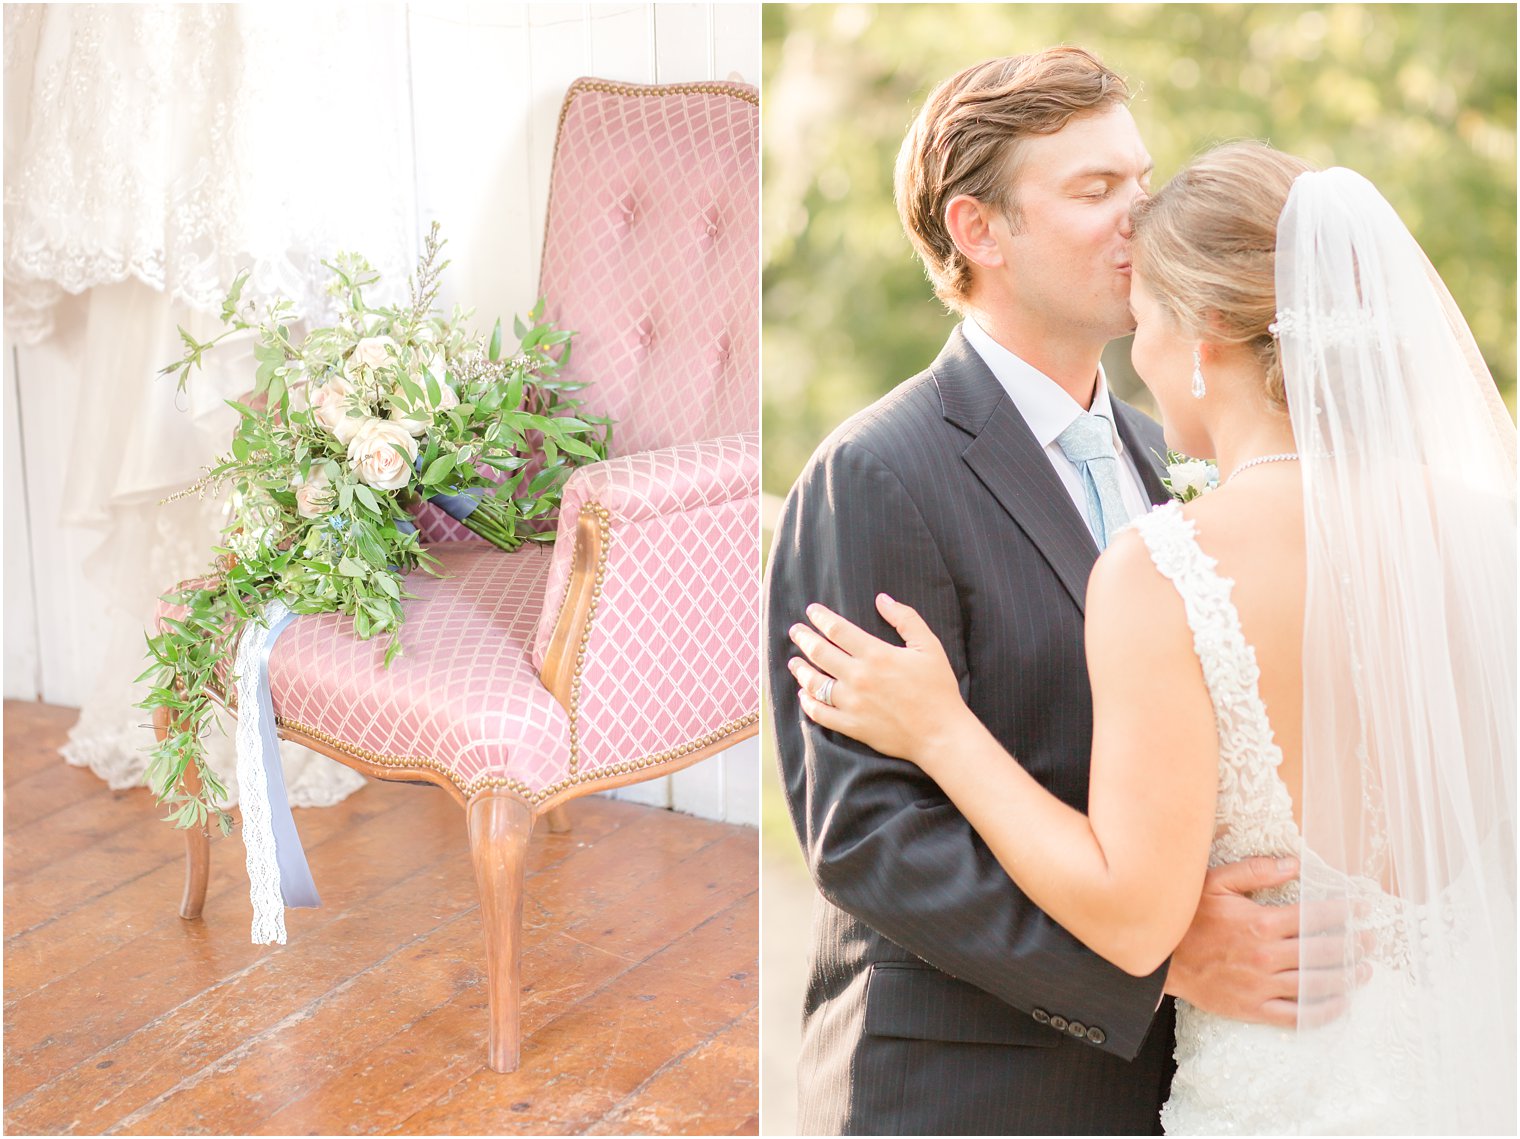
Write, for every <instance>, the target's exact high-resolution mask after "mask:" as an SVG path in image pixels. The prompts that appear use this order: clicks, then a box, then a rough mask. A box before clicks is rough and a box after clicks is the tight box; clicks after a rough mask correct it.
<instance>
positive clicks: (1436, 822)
mask: <svg viewBox="0 0 1520 1139" xmlns="http://www.w3.org/2000/svg"><path fill="white" fill-rule="evenodd" d="M1131 253H1132V258H1133V266H1134V273H1133V278H1132V288H1131V307H1132V310H1133V314H1134V317H1135V321H1136V326H1137V327H1136V332H1135V339H1134V346H1133V360H1134V365H1135V368H1136V370H1137V371H1138V372H1139V373H1140V375H1141V377H1142V378H1143V379H1144V381H1145V383H1146V385H1147V386H1148V387H1149V388H1150V389H1151V391H1152V393H1153V394H1154V396H1155V399H1156V403H1157V405H1158V406H1159V408H1160V411H1161V415H1162V419H1163V421H1164V424H1165V428H1166V435H1167V440H1168V443H1169V445H1170V446H1172V447H1174V448H1176V449H1178V450H1181V451H1184V452H1186V453H1189V454H1192V455H1200V456H1212V457H1214V459H1215V461H1216V463H1217V465H1218V469H1219V475H1220V481H1219V485H1218V487H1217V489H1214V490H1212V491H1209V492H1207V493H1205V494H1203V495H1202V496H1200V497H1198V498H1196V499H1194V500H1193V501H1191V502H1189V503H1187V504H1186V505H1182V504H1180V503H1176V502H1174V503H1171V504H1169V505H1167V506H1164V507H1160V508H1158V509H1157V510H1155V511H1154V512H1152V513H1151V514H1149V515H1147V516H1145V517H1143V518H1142V519H1140V520H1138V521H1137V522H1136V523H1134V524H1133V526H1132V527H1131V530H1130V532H1127V533H1125V534H1124V535H1123V536H1122V537H1120V538H1118V539H1116V540H1115V541H1114V542H1113V543H1112V544H1111V545H1110V546H1109V547H1108V549H1107V550H1106V551H1105V552H1104V554H1103V555H1102V556H1101V557H1100V558H1099V560H1098V563H1097V565H1096V567H1095V568H1094V570H1093V572H1092V577H1091V580H1090V582H1089V584H1088V594H1087V610H1086V612H1087V658H1088V667H1089V671H1090V674H1091V679H1092V689H1093V712H1094V729H1093V744H1092V773H1091V784H1090V789H1089V799H1088V811H1087V813H1086V814H1083V813H1081V812H1079V811H1077V810H1074V809H1072V808H1070V807H1068V806H1066V805H1064V804H1063V803H1061V802H1060V801H1059V800H1057V799H1056V798H1055V797H1054V796H1052V795H1051V794H1050V793H1049V792H1048V791H1046V790H1045V789H1044V788H1043V787H1041V786H1040V785H1039V784H1038V783H1037V782H1036V781H1035V780H1034V779H1033V778H1032V777H1030V776H1029V775H1028V774H1027V773H1026V772H1025V771H1024V770H1023V769H1022V768H1021V767H1020V766H1019V764H1018V762H1017V760H1018V757H1017V756H1012V757H1010V755H1009V754H1008V752H1007V751H1005V750H1004V749H1003V748H1002V746H1001V745H1000V744H999V743H998V742H997V740H996V739H994V737H993V736H992V735H991V733H989V732H988V731H987V730H986V729H985V728H984V727H983V726H982V725H981V724H980V723H979V722H978V721H977V720H976V718H975V717H974V716H973V715H972V714H971V712H970V711H969V710H968V709H967V708H966V706H965V704H964V702H963V701H962V699H961V694H960V690H959V688H958V679H957V677H956V676H955V675H954V673H953V672H952V669H951V666H950V664H949V663H948V660H947V658H946V656H945V653H944V652H943V650H942V648H941V646H940V643H939V642H938V641H937V640H936V639H935V637H934V634H933V633H932V632H931V631H930V630H929V628H928V626H927V625H926V624H925V623H924V621H923V620H922V619H921V618H920V617H919V615H918V614H917V613H916V612H915V611H914V610H913V609H911V608H909V607H908V606H905V605H902V604H900V603H898V602H896V601H893V600H892V599H891V598H889V597H887V596H886V595H884V594H883V595H881V596H879V597H878V599H877V601H878V608H879V609H880V612H881V614H882V616H883V617H884V618H885V619H886V620H887V621H888V622H889V623H890V624H891V625H892V626H893V627H895V628H896V629H897V630H898V632H899V633H900V634H901V635H902V637H903V640H904V642H905V646H904V647H901V648H896V647H893V646H890V645H888V644H886V643H885V642H883V641H880V640H878V639H877V638H875V637H873V636H871V635H870V634H868V633H866V632H864V631H863V630H861V629H859V628H857V627H856V626H854V625H852V624H850V623H849V622H848V621H846V620H844V619H843V618H842V617H839V616H838V615H837V614H834V613H832V612H830V611H828V610H827V609H824V608H823V607H822V606H816V605H815V606H811V607H810V608H809V611H808V616H809V618H810V619H811V620H812V622H813V624H814V625H815V626H816V627H817V631H816V632H815V631H814V629H812V628H810V627H808V626H807V625H801V624H799V625H797V626H795V627H794V628H793V630H792V639H793V640H794V641H795V642H796V643H797V645H798V646H799V647H800V648H801V649H802V651H803V652H804V653H805V654H806V660H803V659H802V658H796V659H794V660H793V661H791V668H792V672H793V674H794V676H795V677H796V679H797V681H798V683H799V685H800V686H801V689H802V694H801V701H802V706H803V708H804V710H805V711H806V713H807V714H808V716H810V717H811V718H812V719H813V720H815V721H816V722H817V723H819V724H820V725H821V726H823V727H824V728H827V729H832V730H834V731H838V732H842V733H844V734H846V735H849V736H852V737H854V738H856V739H858V740H861V741H862V742H864V743H866V744H867V745H869V746H870V747H872V748H875V749H876V750H878V751H880V752H882V753H884V754H887V755H891V756H897V757H900V758H903V759H907V760H910V761H912V762H913V763H915V764H917V765H918V766H919V767H921V768H922V769H923V770H924V771H925V772H926V773H927V774H928V775H930V776H931V777H932V778H933V779H934V780H935V781H936V782H937V783H938V784H939V785H940V786H941V787H942V788H943V789H944V791H945V792H946V793H947V794H948V795H949V796H950V797H951V798H952V799H953V800H954V802H955V804H956V805H957V807H959V808H960V810H961V811H962V812H963V813H964V814H965V815H966V817H967V818H968V819H969V820H970V821H971V823H972V825H973V826H975V827H976V829H977V831H978V832H979V833H980V835H981V836H982V838H983V839H984V840H985V841H986V843H987V844H988V846H989V847H990V848H991V850H992V851H993V853H994V854H995V855H996V857H997V858H998V861H999V862H1000V863H1001V864H1002V866H1003V867H1004V868H1005V869H1006V870H1007V872H1008V873H1009V874H1010V875H1011V876H1012V877H1013V878H1014V879H1015V880H1016V881H1017V883H1018V885H1019V886H1020V887H1021V888H1022V889H1023V890H1024V891H1025V892H1026V893H1027V894H1028V895H1029V896H1030V897H1031V898H1033V899H1034V900H1035V901H1036V902H1037V903H1038V904H1039V905H1040V906H1041V908H1042V909H1044V910H1045V911H1046V912H1047V913H1048V914H1050V915H1051V916H1052V917H1053V918H1055V919H1056V920H1057V921H1059V922H1060V923H1061V924H1062V925H1064V926H1065V927H1066V928H1067V929H1068V930H1070V931H1071V932H1072V933H1073V934H1074V935H1075V936H1077V937H1079V938H1080V939H1081V940H1082V941H1083V942H1085V943H1086V944H1087V945H1088V946H1090V947H1091V948H1092V949H1093V950H1094V951H1096V952H1097V953H1099V954H1101V955H1102V956H1104V957H1106V958H1108V959H1109V960H1110V961H1112V962H1113V963H1114V964H1116V965H1118V966H1119V967H1121V968H1123V969H1125V970H1127V971H1128V972H1131V973H1134V974H1136V975H1145V974H1148V973H1150V972H1151V971H1153V970H1155V969H1156V968H1157V967H1158V966H1160V965H1161V964H1162V963H1163V962H1165V961H1166V959H1167V958H1168V956H1169V955H1170V953H1171V951H1172V950H1173V948H1174V947H1175V946H1176V945H1177V943H1178V941H1179V940H1180V939H1181V938H1182V935H1183V933H1184V932H1185V931H1186V930H1187V928H1188V925H1189V922H1190V921H1191V919H1192V917H1193V913H1194V910H1195V908H1196V906H1197V903H1198V898H1199V893H1200V890H1201V888H1202V885H1203V880H1204V873H1205V870H1206V869H1207V868H1208V867H1209V866H1211V865H1219V864H1222V863H1225V862H1231V861H1236V860H1238V859H1241V858H1245V857H1248V856H1252V855H1277V856H1295V857H1298V858H1299V859H1300V861H1301V865H1302V870H1301V874H1300V878H1299V880H1298V881H1295V882H1290V883H1288V885H1287V886H1285V887H1281V888H1279V889H1277V890H1275V891H1270V892H1268V896H1264V897H1258V900H1261V901H1267V902H1277V903H1288V902H1294V901H1301V902H1302V903H1303V905H1302V907H1301V913H1302V915H1303V916H1302V919H1301V920H1302V923H1303V925H1304V932H1305V934H1306V936H1304V937H1303V938H1302V940H1301V942H1300V944H1301V945H1302V946H1303V950H1302V954H1303V956H1302V957H1301V960H1300V967H1299V971H1298V986H1299V998H1300V999H1299V1007H1300V1009H1302V1010H1304V1011H1303V1012H1301V1014H1300V1019H1299V1025H1298V1030H1297V1031H1296V1032H1294V1031H1285V1030H1281V1029H1276V1028H1270V1027H1266V1026H1261V1025H1250V1024H1245V1023H1241V1022H1236V1021H1230V1020H1227V1019H1225V1018H1222V1017H1218V1016H1215V1015H1212V1014H1209V1013H1206V1012H1203V1011H1201V1010H1199V1009H1195V1008H1192V1007H1190V1006H1188V1005H1186V1004H1185V1003H1184V1002H1180V1001H1179V1003H1178V1012H1177V1049H1176V1056H1177V1073H1176V1077H1175V1079H1174V1081H1173V1084H1172V1092H1171V1098H1170V1100H1169V1101H1168V1102H1167V1104H1166V1106H1165V1107H1164V1108H1163V1111H1162V1123H1163V1125H1164V1127H1165V1128H1166V1130H1167V1131H1168V1132H1173V1133H1195V1132H1213V1133H1227V1132H1235V1133H1241V1132H1247V1133H1249V1132H1279V1133H1282V1132H1293V1133H1369V1132H1403V1133H1418V1132H1443V1133H1445V1132H1499V1133H1504V1132H1508V1133H1511V1134H1512V1133H1513V1132H1514V1128H1515V1059H1516V1053H1515V1024H1514V1019H1513V1015H1514V1010H1515V829H1514V828H1515V699H1516V668H1515V632H1516V607H1515V601H1516V578H1515V552H1516V546H1515V539H1516V524H1515V428H1514V426H1513V424H1512V423H1511V422H1510V420H1509V418H1508V415H1507V413H1506V412H1505V410H1504V408H1503V406H1502V404H1501V403H1500V402H1499V400H1498V397H1497V394H1496V393H1495V391H1494V388H1493V382H1492V379H1491V378H1490V376H1489V373H1488V370H1487V368H1486V367H1485V365H1484V364H1483V362H1482V360H1481V358H1480V357H1479V355H1478V352H1477V349H1476V346H1475V345H1474V343H1473V341H1472V338H1471V335H1470V334H1469V332H1468V329H1467V325H1466V323H1465V321H1464V320H1463V319H1462V316H1461V314H1460V313H1459V312H1458V311H1457V309H1456V307H1455V305H1454V304H1453V303H1452V300H1451V297H1450V295H1449V294H1448V293H1447V291H1446V289H1445V288H1444V286H1443V285H1442V283H1441V281H1440V279H1439V277H1438V276H1437V275H1436V273H1435V272H1434V270H1433V269H1432V268H1431V266H1430V264H1429V262H1428V261H1427V260H1426V259H1425V257H1424V254H1423V253H1422V252H1421V250H1420V248H1419V246H1418V244H1417V243H1416V242H1415V240H1414V238H1413V237H1412V236H1411V235H1410V234H1409V232H1408V230H1407V229H1405V228H1404V226H1403V224H1402V223H1401V222H1400V221H1399V219H1398V217H1397V215H1396V214H1395V213H1394V211H1393V209H1392V207H1391V206H1389V204H1388V203H1387V202H1386V201H1385V200H1384V199H1383V198H1382V196H1381V195H1380V194H1379V193H1378V192H1377V190H1376V189H1374V188H1373V186H1372V185H1371V184H1370V183H1368V182H1367V181H1366V180H1365V179H1363V178H1362V177H1360V176H1359V175H1357V174H1354V173H1352V172H1351V171H1348V170H1344V169H1339V168H1337V169H1332V170H1326V171H1323V172H1314V171H1312V170H1311V169H1310V168H1309V167H1308V165H1307V164H1306V163H1304V162H1302V161H1300V160H1298V159H1295V158H1292V157H1290V156H1288V155H1285V154H1282V153H1280V152H1278V151H1275V150H1272V149H1271V148H1269V147H1266V146H1263V145H1259V144H1247V143H1242V144H1232V145H1229V146H1225V147H1222V148H1220V149H1218V150H1215V151H1213V152H1211V153H1209V154H1207V155H1205V156H1204V157H1202V158H1201V159H1199V160H1197V161H1196V162H1195V163H1193V164H1192V165H1191V166H1190V167H1189V168H1187V169H1186V170H1184V171H1183V172H1182V173H1180V174H1179V175H1178V176H1177V177H1176V178H1175V179H1174V180H1173V181H1172V182H1171V183H1170V184H1169V185H1168V186H1167V187H1166V188H1165V189H1163V190H1162V191H1160V192H1159V193H1158V194H1156V195H1155V196H1154V197H1152V198H1149V199H1144V200H1142V201H1141V202H1140V203H1139V204H1138V205H1137V206H1136V209H1135V216H1134V233H1133V238H1132V243H1131ZM820 633H821V634H822V635H820ZM1137 661H1138V662H1140V667H1135V662H1137ZM809 662H811V663H809ZM1335 915H1341V917H1340V918H1336V917H1335ZM1327 916H1328V917H1329V919H1330V920H1344V922H1345V926H1346V929H1347V931H1348V933H1350V934H1352V935H1353V936H1347V937H1346V938H1344V939H1326V938H1314V937H1310V936H1307V934H1308V932H1309V925H1310V923H1323V922H1324V921H1325V920H1327ZM1332 942H1333V952H1332V953H1331V955H1330V956H1329V957H1328V959H1327V958H1326V946H1327V945H1331V944H1332ZM1342 946H1344V948H1342ZM1345 991H1351V992H1352V996H1351V999H1350V1000H1349V1001H1345V1002H1333V1001H1332V1002H1325V1001H1323V1000H1322V999H1321V998H1323V997H1324V996H1325V995H1326V994H1333V993H1339V992H1345ZM1326 1008H1332V1009H1334V1011H1335V1014H1336V1015H1334V1016H1333V1018H1332V1019H1330V1020H1329V1021H1328V1023H1318V1022H1317V1020H1323V1019H1324V1018H1323V1016H1321V1017H1319V1018H1314V1017H1313V1016H1312V1012H1311V1010H1314V1009H1321V1010H1323V1009H1326Z"/></svg>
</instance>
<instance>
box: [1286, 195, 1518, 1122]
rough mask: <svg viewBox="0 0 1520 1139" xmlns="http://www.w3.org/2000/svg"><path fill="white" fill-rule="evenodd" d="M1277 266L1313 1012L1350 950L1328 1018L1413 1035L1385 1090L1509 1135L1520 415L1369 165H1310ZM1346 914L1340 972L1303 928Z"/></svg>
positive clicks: (1399, 1044) (1388, 1041)
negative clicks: (1518, 423)
mask: <svg viewBox="0 0 1520 1139" xmlns="http://www.w3.org/2000/svg"><path fill="white" fill-rule="evenodd" d="M1276 285H1277V305H1278V318H1277V324H1276V325H1275V332H1276V334H1277V336H1278V340H1279V345H1280V350H1281V356H1282V361H1283V368H1284V374H1285V379H1286V390H1287V398H1288V405H1289V411H1290V414H1291V416H1292V420H1293V427H1294V434H1295V437H1296V440H1297V445H1298V451H1299V454H1300V456H1301V461H1302V468H1303V476H1304V496H1305V506H1306V518H1307V539H1308V581H1307V587H1308V589H1307V607H1306V614H1305V638H1304V736H1303V768H1304V777H1303V778H1304V785H1303V792H1302V798H1301V803H1302V807H1303V826H1302V830H1303V841H1304V858H1303V877H1302V900H1303V902H1304V903H1305V905H1304V907H1303V911H1302V912H1303V914H1304V918H1303V922H1304V930H1303V932H1304V934H1305V938H1304V940H1303V942H1302V944H1303V945H1304V946H1305V947H1306V948H1305V953H1306V957H1305V959H1304V960H1303V962H1302V966H1303V967H1302V968H1301V970H1300V978H1301V980H1300V1007H1301V1008H1303V1009H1309V1008H1311V1007H1312V1004H1313V1002H1314V1001H1315V1000H1316V999H1317V998H1319V997H1321V996H1322V995H1323V992H1324V990H1325V988H1326V986H1325V985H1324V982H1325V981H1326V980H1327V979H1329V980H1331V981H1332V982H1333V981H1339V982H1341V983H1342V984H1344V985H1345V986H1346V987H1348V988H1354V987H1355V986H1356V981H1357V979H1358V968H1359V965H1360V966H1361V968H1362V973H1361V980H1362V981H1363V987H1362V988H1360V989H1359V990H1358V991H1357V993H1356V995H1355V996H1354V998H1353V999H1352V1000H1351V1001H1350V1002H1349V1011H1348V1012H1347V1013H1346V1014H1345V1016H1344V1017H1343V1018H1341V1022H1340V1023H1339V1026H1338V1027H1337V1028H1336V1029H1335V1030H1334V1031H1335V1032H1337V1033H1343V1034H1345V1035H1344V1039H1346V1040H1348V1041H1355V1040H1361V1041H1374V1040H1378V1041H1384V1042H1385V1043H1384V1044H1382V1045H1379V1047H1387V1048H1388V1049H1390V1050H1391V1051H1397V1053H1398V1054H1397V1055H1390V1056H1389V1057H1388V1059H1387V1064H1388V1066H1389V1067H1390V1068H1391V1069H1393V1070H1396V1071H1397V1072H1402V1073H1406V1074H1407V1079H1405V1078H1399V1079H1390V1080H1388V1081H1386V1083H1387V1084H1388V1086H1389V1087H1391V1088H1392V1092H1391V1094H1393V1095H1395V1096H1402V1097H1407V1100H1408V1102H1407V1104H1403V1105H1400V1104H1397V1103H1395V1104H1390V1105H1389V1106H1390V1107H1394V1108H1398V1107H1400V1106H1403V1107H1407V1109H1408V1114H1407V1115H1406V1116H1404V1117H1405V1118H1407V1119H1408V1120H1409V1121H1410V1126H1411V1127H1414V1128H1415V1130H1422V1129H1424V1128H1423V1127H1421V1126H1419V1124H1421V1123H1423V1124H1424V1125H1425V1126H1428V1127H1430V1128H1431V1129H1433V1130H1439V1131H1443V1132H1474V1131H1479V1132H1498V1133H1505V1132H1508V1133H1510V1134H1513V1133H1514V1129H1515V1070H1516V1069H1515V1061H1516V1053H1515V1020H1514V1016H1515V995H1516V994H1515V969H1516V963H1515V917H1516V914H1515V704H1516V665H1515V635H1516V568H1515V556H1516V521H1515V476H1516V469H1515V442H1516V434H1515V427H1514V425H1513V423H1512V422H1511V421H1510V419H1509V416H1508V414H1507V413H1506V411H1505V409H1504V406H1503V404H1502V403H1501V402H1500V401H1499V398H1498V395H1497V393H1496V392H1495V390H1494V385H1493V380H1492V378H1491V377H1490V375H1489V372H1488V369H1487V367H1486V366H1485V364H1484V363H1483V360H1482V358H1481V357H1480V356H1479V354H1478V351H1477V347H1476V345H1475V343H1474V341H1473V338H1472V336H1471V334H1470V333H1469V331H1468V328H1467V324H1466V322H1465V321H1464V320H1463V318H1462V315H1461V313H1460V312H1459V311H1458V310H1457V308H1456V306H1455V304H1454V303H1453V302H1452V299H1451V296H1450V295H1449V293H1448V292H1447V291H1446V288H1445V286H1444V285H1443V284H1442V282H1441V280H1440V278H1439V276H1438V275H1437V274H1436V272H1435V271H1434V269H1433V268H1432V267H1431V265H1430V263H1429V261H1428V260H1427V259H1426V257H1425V255H1424V253H1423V252H1422V251H1421V249H1420V247H1419V245H1418V244H1417V243H1416V241H1415V239H1414V237H1413V236H1412V235H1411V234H1410V233H1409V231H1408V230H1407V229H1406V228H1405V226H1404V225H1403V223H1402V222H1401V221H1400V220H1399V218H1398V216H1397V214H1396V213H1395V212H1394V210H1393V208H1392V207H1391V206H1390V205H1389V203H1388V202H1387V201H1386V200H1385V199H1384V198H1383V196H1382V195H1381V194H1380V193H1379V192H1378V191H1377V190H1376V189H1375V188H1374V187H1373V186H1372V184H1371V183H1369V182H1368V181H1367V180H1366V179H1364V178H1362V177H1361V176H1360V175H1357V174H1355V173H1353V172H1351V171H1349V170H1344V169H1339V168H1337V169H1331V170H1326V171H1323V172H1318V173H1310V174H1304V175H1301V176H1300V177H1299V178H1298V179H1297V181H1296V182H1295V183H1294V186H1293V189H1292V192H1291V194H1290V196H1289V198H1288V203H1287V206H1286V208H1285V210H1284V211H1283V214H1282V217H1281V220H1280V222H1279V226H1278V242H1277V268H1276ZM1337 915H1349V917H1348V919H1347V921H1348V926H1349V928H1350V929H1351V930H1353V931H1358V932H1360V933H1361V935H1362V936H1361V940H1362V941H1364V942H1365V943H1367V944H1370V946H1371V948H1370V949H1368V948H1366V946H1365V945H1364V946H1363V947H1362V948H1361V949H1358V948H1357V945H1358V939H1357V938H1355V937H1353V938H1348V940H1347V951H1346V953H1345V955H1344V958H1343V959H1342V960H1341V961H1340V962H1339V963H1338V964H1334V965H1332V966H1331V967H1330V976H1329V977H1328V978H1327V974H1326V970H1325V968H1324V965H1325V963H1324V962H1323V961H1317V960H1310V959H1309V958H1308V956H1307V953H1308V952H1309V947H1310V946H1311V945H1312V943H1313V939H1312V938H1311V937H1310V936H1309V935H1310V934H1312V933H1313V932H1315V930H1317V929H1318V928H1320V926H1321V925H1322V923H1324V922H1325V921H1331V922H1334V921H1336V920H1338V917H1337ZM1319 944H1320V945H1321V946H1322V945H1323V944H1324V942H1323V940H1321V941H1320V942H1319ZM1366 963H1370V965H1371V969H1370V979H1368V978H1369V971H1368V970H1367V969H1366ZM1336 970H1339V972H1340V976H1339V977H1336V976H1335V975H1334V974H1335V972H1336ZM1328 987H1329V988H1331V989H1334V988H1337V987H1338V986H1337V985H1335V984H1331V985H1330V986H1328ZM1301 1021H1303V1022H1304V1023H1305V1024H1307V1021H1308V1016H1307V1014H1301ZM1359 1022H1361V1023H1359ZM1389 1074H1390V1075H1392V1074H1393V1072H1389ZM1350 1091H1351V1094H1354V1095H1358V1096H1360V1095H1364V1094H1379V1093H1377V1092H1375V1091H1374V1092H1370V1093H1369V1092H1368V1090H1367V1089H1362V1088H1358V1089H1350Z"/></svg>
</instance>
